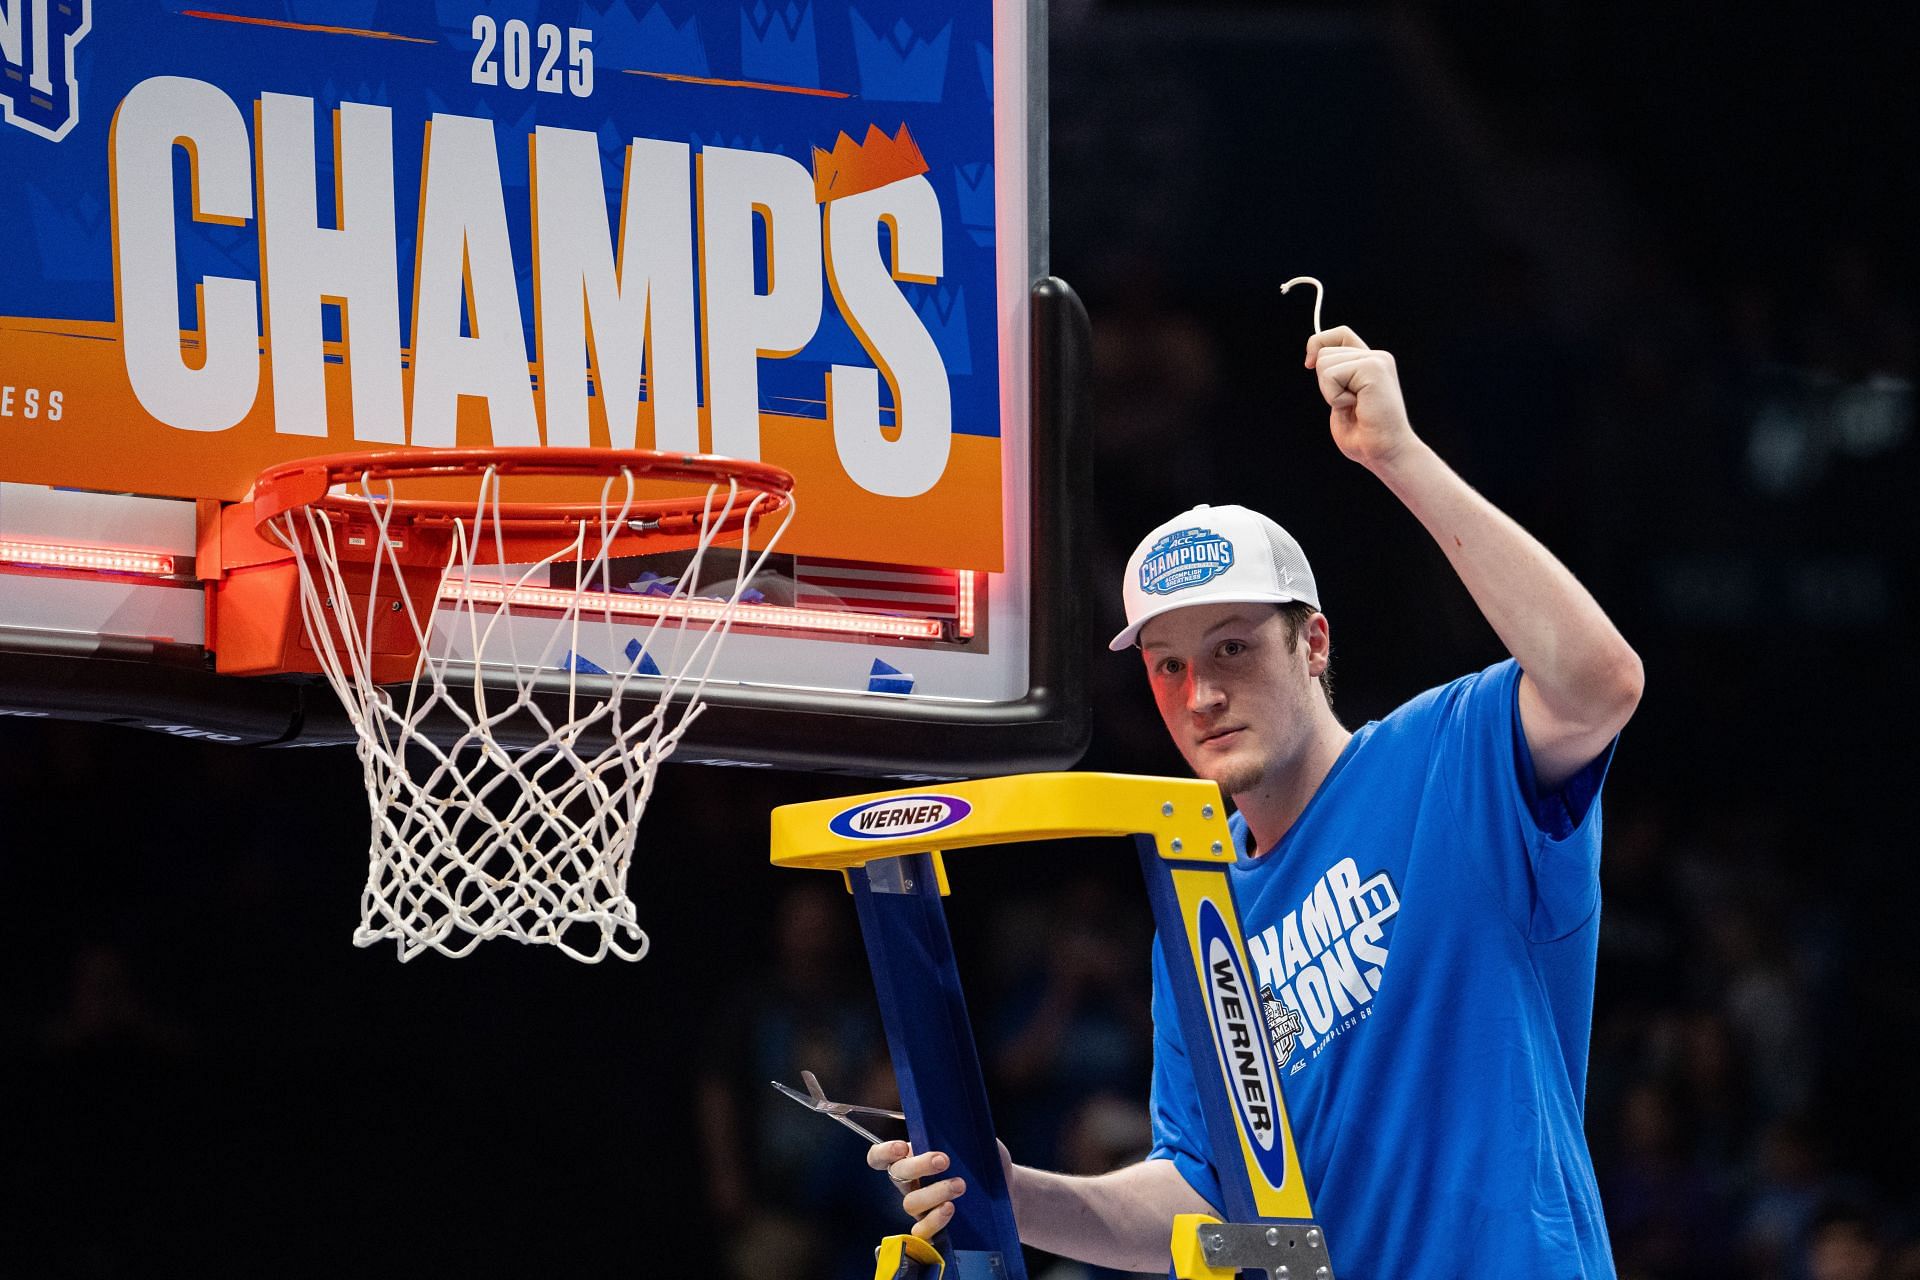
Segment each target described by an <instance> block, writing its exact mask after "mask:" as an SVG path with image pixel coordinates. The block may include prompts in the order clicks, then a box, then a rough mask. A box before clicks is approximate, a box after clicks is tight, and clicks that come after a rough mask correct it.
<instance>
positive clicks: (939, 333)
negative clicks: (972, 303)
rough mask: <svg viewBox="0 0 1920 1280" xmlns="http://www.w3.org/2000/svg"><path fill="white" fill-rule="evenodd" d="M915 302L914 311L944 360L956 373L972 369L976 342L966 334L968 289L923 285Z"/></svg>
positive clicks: (968, 371) (952, 371)
mask: <svg viewBox="0 0 1920 1280" xmlns="http://www.w3.org/2000/svg"><path fill="white" fill-rule="evenodd" d="M914 292H915V293H917V294H918V295H919V296H918V297H917V298H915V299H914V301H913V313H914V314H915V315H917V316H919V317H920V323H921V324H924V325H925V326H927V332H928V333H930V334H932V335H933V345H934V346H935V347H937V348H939V351H940V360H941V363H943V364H945V365H946V366H947V372H948V373H949V374H953V375H960V374H968V373H972V372H973V344H972V342H971V341H969V339H968V337H967V291H966V289H965V288H963V287H961V286H960V285H955V286H954V287H953V288H952V289H951V290H948V289H944V288H926V287H923V288H920V289H916V290H914Z"/></svg>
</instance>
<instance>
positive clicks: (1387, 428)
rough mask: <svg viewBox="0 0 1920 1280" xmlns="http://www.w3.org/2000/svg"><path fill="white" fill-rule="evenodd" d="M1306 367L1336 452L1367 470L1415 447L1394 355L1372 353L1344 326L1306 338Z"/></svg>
mask: <svg viewBox="0 0 1920 1280" xmlns="http://www.w3.org/2000/svg"><path fill="white" fill-rule="evenodd" d="M1307 368H1309V369H1312V370H1313V371H1314V373H1315V375H1316V376H1317V377H1318V378H1319V380H1320V394H1321V395H1322V396H1324V397H1325V398H1326V401H1327V405H1328V407H1329V408H1330V409H1331V410H1332V412H1331V413H1330V414H1329V415H1328V418H1327V424H1328V426H1329V427H1330V428H1331V429H1332V431H1333V442H1334V443H1335V444H1337V445H1339V446H1340V452H1342V453H1344V454H1346V455H1347V457H1349V458H1351V459H1353V460H1354V461H1355V462H1357V463H1359V464H1360V465H1361V466H1363V467H1366V468H1367V469H1368V470H1370V471H1373V470H1378V469H1379V468H1380V467H1382V466H1384V465H1386V464H1388V463H1390V462H1392V461H1393V460H1394V458H1395V457H1396V456H1398V455H1399V453H1400V452H1401V450H1403V449H1405V448H1406V447H1407V446H1408V445H1409V444H1411V443H1413V440H1414V435H1413V427H1412V425H1411V424H1409V423H1408V421H1407V405H1406V401H1405V400H1404V399H1403V398H1402V397H1401V394H1400V374H1399V371H1398V370H1397V369H1396V368H1395V367H1394V363H1393V355H1392V353H1390V352H1386V351H1375V350H1374V349H1373V348H1371V347H1369V346H1368V345H1367V344H1366V343H1365V342H1362V341H1361V340H1360V335H1359V334H1357V333H1355V332H1354V331H1353V330H1352V329H1349V328H1348V327H1347V326H1345V325H1336V326H1335V327H1334V328H1331V329H1326V330H1323V331H1322V332H1320V333H1316V334H1314V335H1313V336H1312V337H1311V338H1308V339H1307Z"/></svg>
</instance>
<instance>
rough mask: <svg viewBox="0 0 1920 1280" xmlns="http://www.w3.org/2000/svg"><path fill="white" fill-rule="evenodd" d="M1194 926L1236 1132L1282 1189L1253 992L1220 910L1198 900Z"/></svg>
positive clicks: (1280, 1151)
mask: <svg viewBox="0 0 1920 1280" xmlns="http://www.w3.org/2000/svg"><path fill="white" fill-rule="evenodd" d="M1196 924H1197V925H1198V926H1199V928H1198V933H1199V942H1200V961H1201V963H1202V964H1203V965H1205V966H1206V990H1207V1014H1208V1016H1209V1017H1210V1018H1211V1019H1212V1022H1213V1035H1214V1039H1215V1040H1216V1042H1217V1043H1218V1045H1219V1048H1220V1069H1221V1071H1222V1072H1223V1073H1224V1074H1225V1076H1226V1084H1227V1096H1228V1097H1229V1098H1230V1099H1231V1100H1232V1102H1233V1106H1234V1109H1235V1110H1236V1111H1238V1112H1239V1114H1240V1128H1241V1130H1242V1132H1244V1133H1245V1134H1246V1135H1247V1138H1248V1140H1249V1141H1250V1143H1251V1146H1252V1150H1253V1157H1254V1159H1255V1160H1256V1161H1257V1162H1258V1163H1259V1165H1260V1171H1261V1172H1262V1173H1263V1174H1265V1175H1266V1179H1267V1181H1268V1182H1269V1183H1270V1184H1271V1185H1273V1186H1275V1187H1283V1186H1285V1185H1286V1181H1287V1160H1286V1149H1285V1147H1284V1145H1283V1144H1282V1143H1281V1142H1280V1136H1279V1135H1280V1102H1279V1082H1278V1073H1277V1072H1276V1071H1275V1070H1274V1069H1273V1059H1272V1057H1271V1056H1269V1054H1268V1051H1267V1036H1266V1027H1265V1024H1264V1023H1263V1021H1262V1012H1261V1009H1260V997H1259V993H1258V992H1257V991H1256V990H1255V989H1253V988H1252V987H1251V986H1249V985H1248V983H1247V971H1246V969H1245V968H1244V967H1243V966H1242V964H1241V961H1240V951H1239V948H1238V947H1236V946H1235V945H1234V943H1233V938H1232V935H1230V934H1229V933H1228V932H1227V923H1226V921H1225V920H1223V919H1221V917H1220V909H1219V908H1218V907H1216V906H1214V905H1213V903H1212V902H1210V901H1206V900H1202V901H1201V903H1200V909H1199V912H1198V918H1197V920H1196Z"/></svg>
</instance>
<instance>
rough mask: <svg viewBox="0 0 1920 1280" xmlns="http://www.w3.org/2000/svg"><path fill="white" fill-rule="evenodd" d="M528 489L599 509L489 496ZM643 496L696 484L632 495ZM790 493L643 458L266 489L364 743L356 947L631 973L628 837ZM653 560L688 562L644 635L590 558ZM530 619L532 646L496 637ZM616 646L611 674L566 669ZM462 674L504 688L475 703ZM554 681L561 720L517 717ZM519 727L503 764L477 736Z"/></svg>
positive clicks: (678, 458)
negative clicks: (534, 952)
mask: <svg viewBox="0 0 1920 1280" xmlns="http://www.w3.org/2000/svg"><path fill="white" fill-rule="evenodd" d="M526 478H540V479H542V480H553V479H559V480H562V481H572V482H575V483H579V482H587V483H588V484H592V482H595V481H597V482H598V483H597V485H594V486H593V487H594V488H597V496H590V497H589V499H588V500H586V501H569V500H551V499H549V498H548V497H545V496H541V497H538V498H536V499H535V500H516V501H512V502H508V501H503V500H502V490H503V487H504V485H505V483H506V482H512V483H513V484H516V485H518V484H520V483H521V482H522V481H523V480H524V479H526ZM660 481H668V482H673V483H675V484H677V485H682V486H690V487H691V489H690V491H689V492H687V493H685V494H683V495H681V496H676V497H669V498H665V499H652V498H650V499H649V500H646V501H641V500H639V499H638V498H637V496H636V495H637V491H638V488H639V486H640V485H641V484H642V483H643V482H644V483H646V484H647V485H648V486H649V487H650V488H651V487H652V486H653V485H654V484H655V483H656V482H660ZM450 484H451V485H457V486H459V489H460V490H463V491H465V492H467V493H472V494H473V496H472V497H471V498H470V499H465V498H456V497H450V496H448V494H449V493H450V492H455V490H452V489H450ZM476 490H477V492H476ZM792 490H793V477H792V476H791V475H789V474H788V473H787V472H785V471H782V470H781V469H779V468H778V467H773V466H768V465H766V464H764V463H758V462H745V461H740V460H736V459H731V458H717V457H711V456H705V455H691V454H663V453H655V452H652V451H650V450H638V449H629V450H594V449H531V448H516V449H428V450H409V451H405V452H372V453H355V454H335V455H331V456H327V457H320V458H307V459H302V460H300V461H297V462H289V463H285V464H282V465H279V466H275V467H271V468H269V469H268V470H266V471H265V472H263V473H262V474H261V476H260V478H259V481H258V482H257V483H256V484H255V486H254V493H253V519H254V522H255V525H256V528H257V530H258V532H259V534H260V536H261V537H263V538H265V539H267V540H268V541H270V542H272V543H274V544H276V545H278V546H282V547H285V548H286V549H287V550H289V551H291V552H292V553H293V563H294V565H295V566H296V567H297V570H298V579H299V588H298V595H299V614H300V617H301V620H302V622H303V624H304V629H305V635H306V645H309V646H311V649H312V652H313V657H314V658H315V659H317V665H318V669H319V670H320V672H321V673H322V674H324V675H325V676H326V678H327V681H328V683H329V684H331V685H332V686H333V690H334V692H335V693H336V694H338V695H339V698H340V701H341V704H342V705H343V706H344V707H345V708H346V711H347V715H348V717H349V718H350V719H351V720H352V723H353V726H354V730H355V732H356V734H357V736H358V740H359V754H360V759H361V763H362V765H363V767H364V771H365V777H366V783H367V795H368V802H369V805H370V807H371V811H372V813H371V816H372V821H373V833H372V838H371V841H370V845H369V868H368V874H367V884H366V890H365V892H364V894H363V895H362V898H361V920H360V927H359V928H358V929H357V930H356V931H355V933H354V942H355V943H356V944H357V945H359V946H363V947H364V946H371V945H373V944H375V943H378V942H383V941H392V942H393V943H394V944H395V945H396V947H397V948H398V951H399V955H400V959H401V960H403V961H404V960H410V959H412V958H413V957H414V956H417V955H419V954H420V953H421V952H422V951H425V950H427V949H428V948H431V949H433V950H436V951H439V952H441V953H443V954H445V955H449V956H456V957H457V956H462V955H465V954H467V953H468V952H469V951H471V950H472V949H473V948H474V947H475V946H477V945H479V943H480V942H482V941H484V940H485V939H488V938H494V937H509V938H513V939H515V940H516V941H519V942H524V943H534V944H545V945H552V946H557V947H559V948H560V949H561V950H562V951H564V952H566V953H567V954H568V955H570V956H572V957H573V958H574V959H576V960H581V961H585V962H587V963H597V962H599V961H600V960H603V959H605V958H606V957H607V956H608V955H609V954H612V955H615V956H618V957H620V958H621V959H623V960H637V959H639V958H640V957H641V956H643V955H645V954H646V950H647V935H646V933H645V932H644V931H643V930H642V929H641V928H640V925H639V923H638V921H637V919H636V917H635V912H634V906H633V903H632V901H631V900H630V899H629V898H628V897H627V892H626V882H627V871H628V868H629V866H630V865H631V862H632V857H633V850H634V840H635V834H636V829H637V826H638V823H639V821H640V818H641V815H642V814H643V812H644V811H645V808H646V803H647V799H648V796H649V795H650V794H651V792H652V789H653V781H654V776H655V771H656V770H657V769H658V768H659V766H660V764H661V763H662V762H663V761H664V760H666V759H667V757H669V756H670V755H672V754H673V751H674V748H675V746H677V745H678V743H679V741H680V737H681V735H682V734H683V733H684V732H685V731H686V729H687V727H688V726H689V725H690V724H691V723H692V722H693V720H694V719H695V717H697V716H698V715H699V714H700V710H701V707H702V701H701V699H702V694H703V692H704V690H705V686H706V682H707V679H708V676H709V675H710V674H711V673H712V671H713V664H714V659H715V657H716V655H717V654H718V652H719V647H720V643H721V642H722V641H723V640H724V639H725V638H726V635H727V633H728V631H729V629H730V628H731V626H732V622H733V618H734V615H735V610H736V609H737V607H738V606H739V604H740V603H741V600H742V596H743V594H744V593H745V592H746V591H747V589H748V584H749V583H750V582H751V581H752V579H753V577H754V575H755V574H756V573H757V571H758V570H759V568H760V567H761V565H762V564H763V563H764V562H765V560H766V558H767V555H768V554H769V553H770V552H771V550H772V549H773V547H774V545H775V544H776V543H777V542H778V541H779V538H780V534H781V533H782V532H784V531H785V529H786V527H787V524H788V523H789V522H790V521H791V520H792V516H793V510H794V506H793V502H794V500H793V493H792ZM549 492H550V490H549V488H546V487H543V488H542V490H541V494H542V495H545V494H547V493H549ZM575 496H578V495H575ZM781 512H785V516H784V518H783V519H782V520H781V521H780V523H779V525H778V526H777V527H776V528H774V530H773V533H772V535H771V536H770V537H768V538H767V539H766V540H765V542H764V543H763V544H762V545H761V546H760V547H759V548H757V549H755V548H754V547H753V546H752V539H753V535H754V533H755V532H756V531H757V530H758V528H759V526H760V525H761V523H762V522H763V521H764V520H765V519H766V518H767V517H769V516H773V515H775V514H778V513H781ZM736 539H737V540H738V550H737V555H738V562H737V564H736V565H734V566H732V567H734V568H735V569H736V570H737V571H736V572H735V573H733V574H732V577H731V582H730V584H729V586H728V590H727V594H726V595H724V596H716V597H713V598H705V597H700V596H698V595H697V594H696V586H697V583H698V581H699V577H700V573H701V569H702V565H703V563H704V562H705V561H706V559H707V558H708V555H709V551H710V550H711V549H712V548H713V547H714V545H715V544H716V543H718V542H731V541H734V540H736ZM664 550H684V551H689V552H691V561H690V562H689V563H688V565H687V566H686V568H685V570H684V571H683V572H681V573H680V575H679V576H678V577H677V578H676V579H674V580H672V582H671V585H670V586H668V587H665V588H663V586H662V583H663V581H664V580H653V581H652V582H650V583H649V587H648V590H649V599H648V604H649V605H650V606H653V607H652V608H651V609H650V614H649V616H650V617H651V622H635V621H633V620H631V618H630V616H627V620H624V621H616V615H615V612H614V607H613V606H614V604H615V602H616V601H619V600H621V599H623V597H621V596H619V595H618V594H617V592H618V590H619V588H617V587H616V586H615V585H614V584H613V582H612V570H611V568H610V562H612V561H614V560H616V559H617V558H620V557H626V556H634V555H640V554H653V553H655V552H659V551H664ZM715 554H720V553H717V552H716V553H715ZM726 554H729V555H731V554H734V552H733V551H732V550H731V549H728V551H727V552H726ZM556 570H558V571H557V572H556ZM569 570H570V572H568V571H569ZM624 598H625V599H631V598H632V597H630V596H629V597H624ZM623 616H626V615H623ZM528 617H536V618H538V619H539V620H540V621H541V623H542V624H543V629H544V633H545V638H544V640H543V641H542V642H541V643H539V644H538V645H537V646H529V645H528V644H526V642H525V641H524V639H523V635H524V632H523V630H522V628H521V627H519V626H517V625H515V623H516V619H525V618H528ZM617 636H626V637H628V641H627V643H626V645H625V646H623V647H621V648H619V649H614V650H612V651H613V652H616V653H618V654H620V655H621V656H620V657H619V658H618V660H614V659H609V658H608V657H607V651H608V650H607V648H606V647H603V648H602V649H601V650H600V651H598V652H599V655H600V659H601V660H600V661H597V662H596V661H592V660H589V659H586V658H585V657H583V655H582V649H583V646H584V645H585V644H586V643H588V642H589V641H590V640H591V639H594V638H598V639H600V640H603V641H604V640H608V639H612V638H614V637H617ZM483 663H484V664H486V665H487V666H488V667H490V668H501V667H504V668H505V669H507V670H509V671H511V673H512V682H511V683H512V688H513V690H515V691H516V692H513V693H508V692H506V691H503V690H502V689H500V688H497V687H494V688H490V687H489V685H488V683H487V682H486V681H483V680H482V679H481V678H480V676H479V671H480V668H481V666H482V664H483ZM450 677H452V678H450ZM556 677H563V678H564V685H563V688H564V695H563V696H562V697H561V698H559V699H558V700H557V705H558V706H559V708H560V709H559V711H558V712H557V713H556V711H555V706H556V700H554V699H551V698H548V699H543V700H536V699H535V697H534V693H535V690H536V686H537V685H545V686H548V687H549V688H551V687H552V686H553V683H554V679H555V678H556ZM402 682H404V683H402ZM650 683H651V686H652V687H649V686H650ZM629 699H631V701H629ZM529 721H531V722H532V723H534V724H535V725H537V728H538V732H537V733H536V734H535V735H534V745H533V746H532V747H530V748H528V749H526V750H524V751H519V752H510V751H508V750H507V749H506V748H505V747H504V746H502V745H501V743H500V741H499V740H498V738H497V737H496V729H497V728H499V727H500V726H501V725H503V724H506V723H508V722H513V723H515V724H516V726H524V724H526V723H527V722H529ZM449 724H451V725H452V726H453V728H452V730H450V731H449V730H448V729H447V728H446V726H447V725H449ZM516 740H525V739H524V737H523V736H522V735H521V734H519V733H516Z"/></svg>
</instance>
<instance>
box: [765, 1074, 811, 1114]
mask: <svg viewBox="0 0 1920 1280" xmlns="http://www.w3.org/2000/svg"><path fill="white" fill-rule="evenodd" d="M767 1083H769V1084H771V1085H772V1086H773V1087H774V1088H776V1089H778V1090H779V1091H780V1092H782V1093H784V1094H786V1095H787V1096H788V1097H789V1098H792V1099H793V1100H794V1101H795V1102H797V1103H799V1104H800V1105H801V1106H803V1107H805V1108H806V1109H807V1110H809V1111H825V1110H826V1107H825V1106H823V1105H822V1104H823V1103H824V1102H825V1101H826V1099H824V1098H809V1097H808V1096H807V1095H806V1094H804V1093H802V1092H800V1091H799V1090H798V1089H794V1088H791V1087H789V1086H787V1085H784V1084H781V1083H780V1082H779V1081H778V1080H770V1081H768V1082H767Z"/></svg>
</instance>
